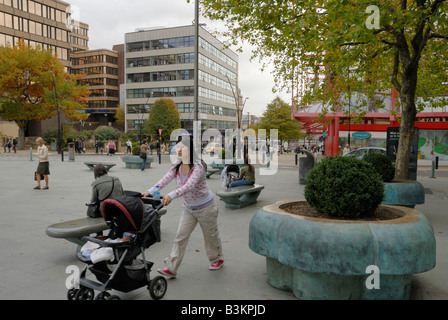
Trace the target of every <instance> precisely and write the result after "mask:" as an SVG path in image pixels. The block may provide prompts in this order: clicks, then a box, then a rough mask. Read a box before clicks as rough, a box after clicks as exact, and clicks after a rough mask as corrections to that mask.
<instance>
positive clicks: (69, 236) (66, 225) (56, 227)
mask: <svg viewBox="0 0 448 320" xmlns="http://www.w3.org/2000/svg"><path fill="white" fill-rule="evenodd" d="M165 213H166V208H162V209H160V210H159V215H164V214H165ZM107 229H108V226H107V224H106V222H105V221H104V219H103V218H102V217H100V218H90V217H85V218H80V219H76V220H69V221H63V222H58V223H55V224H52V225H50V226H49V227H47V229H46V234H47V235H48V236H49V237H52V238H59V239H66V240H68V241H70V242H73V243H75V244H77V245H78V248H77V251H78V252H79V250H80V249H81V248H82V246H83V245H84V244H85V243H86V241H85V240H84V239H83V238H84V236H90V235H92V234H96V235H101V233H102V232H103V231H105V230H107Z"/></svg>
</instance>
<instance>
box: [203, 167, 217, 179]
mask: <svg viewBox="0 0 448 320" xmlns="http://www.w3.org/2000/svg"><path fill="white" fill-rule="evenodd" d="M217 172H219V169H215V168H207V173H206V176H207V178H210V177H211V176H212V175H213V174H215V173H217Z"/></svg>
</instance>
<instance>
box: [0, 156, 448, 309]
mask: <svg viewBox="0 0 448 320" xmlns="http://www.w3.org/2000/svg"><path fill="white" fill-rule="evenodd" d="M86 161H105V162H116V163H117V166H115V167H114V168H113V170H111V172H110V174H111V175H113V176H117V177H119V178H120V180H121V182H122V184H123V186H124V188H125V189H127V190H133V191H144V190H146V189H147V188H149V187H151V186H152V185H153V184H154V183H155V182H156V181H157V180H158V179H159V178H160V177H162V176H163V174H164V173H165V172H166V171H167V169H168V167H169V165H170V162H169V156H167V155H163V156H162V164H159V163H158V159H157V158H155V161H154V162H153V163H152V166H151V168H150V169H147V170H145V171H144V172H141V171H140V170H135V169H126V168H125V164H124V163H123V162H122V161H121V159H120V155H114V156H112V157H108V156H105V155H94V154H83V155H80V156H76V157H75V161H68V156H65V161H64V162H62V161H61V159H60V156H59V155H57V154H53V153H52V154H51V155H50V172H51V174H50V189H49V190H45V191H44V190H33V189H32V188H33V187H34V185H35V182H34V181H33V173H34V171H35V169H36V167H37V160H36V158H34V159H33V161H30V157H29V152H28V153H26V152H21V153H20V152H19V153H18V154H15V155H9V154H8V155H4V154H2V153H1V154H0V168H1V172H2V182H1V184H0V199H1V200H0V208H1V209H0V211H1V217H2V223H1V224H0V242H1V243H2V245H1V246H0V256H1V263H0V299H2V300H6V299H12V300H15V299H23V300H65V299H66V293H67V289H66V285H65V284H66V280H67V278H68V277H69V276H70V274H68V273H66V268H67V267H69V266H77V267H79V268H82V267H83V266H84V264H83V263H82V262H80V261H79V260H78V259H77V258H76V256H75V250H76V245H74V244H72V243H70V242H68V241H66V240H63V239H54V238H50V237H48V236H47V235H46V234H45V229H46V228H47V227H48V226H49V225H50V224H54V223H56V222H60V221H67V220H72V219H78V218H81V217H84V216H85V211H86V206H85V203H86V202H88V201H89V200H90V194H91V187H90V184H91V183H92V181H93V180H94V177H93V172H92V171H91V170H90V169H88V168H87V167H86V166H85V165H84V162H86ZM256 167H257V170H258V168H259V166H258V165H257V166H256ZM422 168H423V169H424V168H426V167H425V166H422ZM423 169H422V171H423ZM270 170H272V173H274V174H272V175H264V176H260V175H257V183H260V184H263V185H265V189H264V190H263V191H262V193H261V195H260V197H259V200H258V203H257V204H255V205H252V206H249V207H246V208H242V209H236V210H232V209H227V208H225V205H224V203H223V202H222V201H220V200H219V197H216V202H217V204H218V206H219V209H220V213H219V228H220V235H221V240H222V243H223V249H224V255H225V265H224V267H223V268H222V269H221V270H218V271H209V270H208V262H207V258H206V254H205V250H204V245H203V239H202V233H201V230H200V228H199V227H197V228H196V229H195V231H194V232H193V234H192V236H191V239H190V242H189V244H188V248H187V252H186V255H185V258H184V261H183V263H182V265H181V268H180V269H179V273H178V278H177V279H173V280H168V289H167V293H166V295H165V297H164V298H163V300H260V301H263V300H264V301H266V300H296V298H295V297H294V295H293V294H292V293H291V292H284V291H280V290H277V289H275V288H273V287H271V286H270V285H269V284H268V283H267V282H266V262H265V257H262V256H260V255H258V254H256V253H254V252H252V251H251V250H250V249H249V248H248V231H249V223H250V220H251V218H252V216H253V215H254V214H255V212H256V211H257V210H258V209H259V208H262V207H263V206H265V205H268V204H271V203H274V202H276V201H277V200H288V199H299V198H303V191H304V186H303V185H299V183H298V166H295V165H294V155H291V154H287V155H281V156H280V159H279V168H278V170H277V171H275V169H274V168H272V166H271V169H270ZM419 170H420V167H419ZM257 172H258V171H257ZM419 172H420V171H419ZM425 172H426V171H425ZM445 172H446V171H445ZM437 174H438V175H439V177H437V178H435V179H431V178H429V177H428V176H427V175H426V173H425V174H424V175H423V176H421V175H420V174H419V177H418V180H419V181H420V182H421V183H422V184H423V186H424V187H425V188H427V189H430V190H432V191H433V194H427V197H426V203H425V204H424V205H419V206H417V208H416V209H418V210H420V211H422V212H423V213H424V214H425V215H426V216H427V217H428V218H429V219H430V221H431V222H432V223H433V226H434V231H435V236H436V241H437V262H436V267H435V268H434V269H433V270H431V271H429V272H426V273H423V274H418V275H415V276H414V281H413V287H414V289H413V293H412V299H417V300H431V299H448V278H447V277H446V270H447V268H448V260H447V250H446V248H448V219H447V217H446V215H447V214H448V212H447V210H446V208H447V207H448V199H447V198H446V197H445V196H444V197H442V196H439V195H446V194H447V188H448V177H442V176H440V175H441V174H442V170H441V171H437ZM207 182H208V184H209V186H210V187H211V189H212V190H213V191H214V192H215V194H216V191H217V190H219V189H220V188H221V178H220V176H219V175H213V176H211V177H210V179H207ZM173 189H174V182H173V183H171V185H170V186H169V187H167V188H166V189H165V190H163V191H165V192H169V191H171V190H173ZM165 192H164V193H165ZM182 202H183V201H182V199H176V200H174V201H173V202H172V204H171V205H170V206H168V207H167V214H165V215H164V216H163V217H162V225H161V232H162V241H161V242H160V243H157V244H155V245H153V246H151V247H150V248H148V249H147V250H146V256H147V259H148V260H150V261H153V262H154V263H155V265H154V267H153V272H152V273H151V274H152V276H155V275H156V274H157V273H156V271H155V270H156V269H157V268H161V267H163V259H164V258H165V257H166V256H167V255H168V254H169V252H170V250H171V246H172V243H173V240H174V236H175V233H176V230H177V224H178V222H179V214H180V212H181V206H182ZM120 295H121V296H122V298H124V299H132V300H151V298H150V296H149V293H148V291H147V290H146V289H145V288H142V289H138V290H136V291H133V292H131V293H128V294H120Z"/></svg>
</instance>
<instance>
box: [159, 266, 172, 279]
mask: <svg viewBox="0 0 448 320" xmlns="http://www.w3.org/2000/svg"><path fill="white" fill-rule="evenodd" d="M157 272H158V273H160V274H161V275H164V276H167V277H170V278H171V279H176V275H175V274H173V273H172V272H171V271H170V269H168V268H163V269H157Z"/></svg>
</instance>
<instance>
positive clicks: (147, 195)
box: [142, 191, 151, 197]
mask: <svg viewBox="0 0 448 320" xmlns="http://www.w3.org/2000/svg"><path fill="white" fill-rule="evenodd" d="M150 195H151V194H150V193H149V192H148V191H145V192H142V197H149V196H150Z"/></svg>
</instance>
